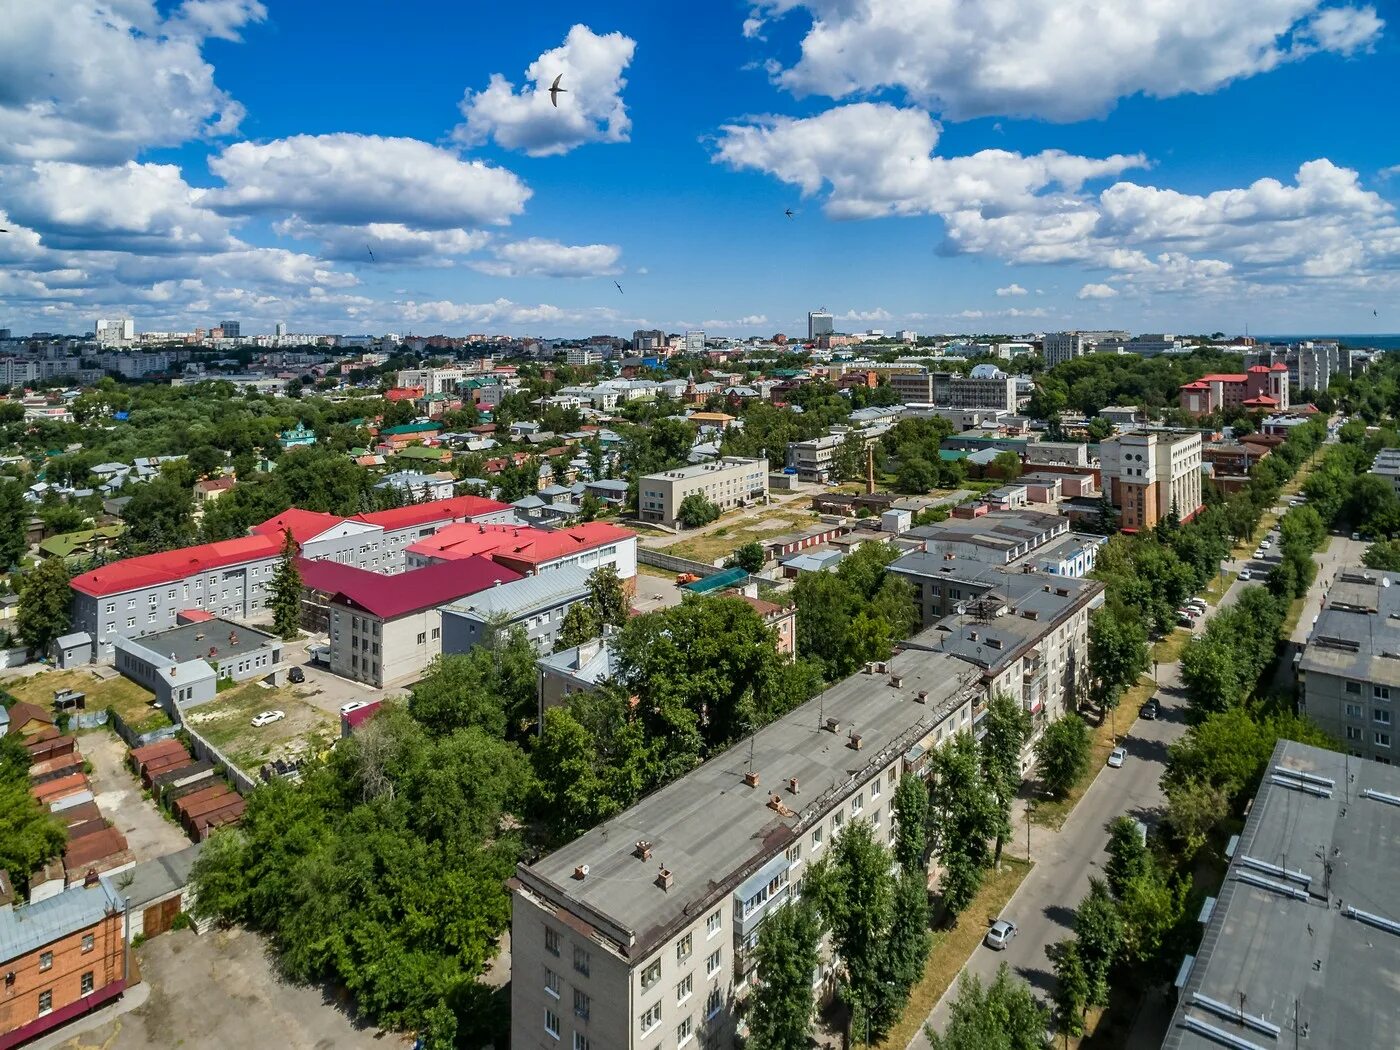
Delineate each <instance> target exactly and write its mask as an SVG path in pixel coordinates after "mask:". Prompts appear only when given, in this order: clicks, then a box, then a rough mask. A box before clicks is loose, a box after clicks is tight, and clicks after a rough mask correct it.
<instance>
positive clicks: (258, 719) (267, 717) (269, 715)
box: [253, 711, 287, 729]
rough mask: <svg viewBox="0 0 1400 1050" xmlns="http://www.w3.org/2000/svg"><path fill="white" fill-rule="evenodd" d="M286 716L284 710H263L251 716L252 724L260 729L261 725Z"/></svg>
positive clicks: (268, 724)
mask: <svg viewBox="0 0 1400 1050" xmlns="http://www.w3.org/2000/svg"><path fill="white" fill-rule="evenodd" d="M286 717H287V712H286V711H263V712H261V713H260V714H256V715H254V716H253V725H254V726H256V727H258V728H259V729H261V728H262V727H263V726H270V725H272V723H273V722H280V721H282V719H284V718H286Z"/></svg>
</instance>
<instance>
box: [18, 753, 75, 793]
mask: <svg viewBox="0 0 1400 1050" xmlns="http://www.w3.org/2000/svg"><path fill="white" fill-rule="evenodd" d="M82 768H83V756H82V755H80V754H78V753H76V752H73V753H70V754H67V755H56V756H55V757H53V758H46V759H44V761H42V762H35V763H34V764H33V765H31V766H30V767H29V782H30V783H31V784H33V785H35V786H38V785H40V784H47V783H49V781H52V780H57V779H59V778H60V777H66V776H71V775H72V774H74V773H80V772H82Z"/></svg>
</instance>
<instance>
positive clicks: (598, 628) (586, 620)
mask: <svg viewBox="0 0 1400 1050" xmlns="http://www.w3.org/2000/svg"><path fill="white" fill-rule="evenodd" d="M602 633H603V621H602V619H601V618H600V617H599V616H598V611H597V609H596V608H595V607H594V605H593V603H592V602H589V601H581V602H574V604H573V605H571V606H569V611H568V612H566V613H565V614H564V622H563V623H562V624H560V625H559V637H558V638H557V639H555V642H554V651H555V652H556V653H561V652H563V651H564V650H565V649H572V648H573V647H574V646H576V645H582V644H583V643H584V642H587V641H589V640H591V639H593V638H597V637H598V636H599V635H600V634H602Z"/></svg>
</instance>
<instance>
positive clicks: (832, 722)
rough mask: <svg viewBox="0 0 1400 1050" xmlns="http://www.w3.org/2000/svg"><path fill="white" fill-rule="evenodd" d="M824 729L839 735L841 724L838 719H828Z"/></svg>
mask: <svg viewBox="0 0 1400 1050" xmlns="http://www.w3.org/2000/svg"><path fill="white" fill-rule="evenodd" d="M826 728H827V731H828V732H831V733H839V732H841V722H840V720H839V719H835V718H828V719H827V720H826Z"/></svg>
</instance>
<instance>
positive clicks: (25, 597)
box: [15, 558, 73, 870]
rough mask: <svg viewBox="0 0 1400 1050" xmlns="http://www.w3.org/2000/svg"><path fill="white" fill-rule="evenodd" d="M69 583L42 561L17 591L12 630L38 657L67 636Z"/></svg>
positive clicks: (59, 566) (60, 569)
mask: <svg viewBox="0 0 1400 1050" xmlns="http://www.w3.org/2000/svg"><path fill="white" fill-rule="evenodd" d="M68 581H69V575H68V568H67V567H66V566H65V565H64V564H63V559H62V558H45V559H44V560H43V561H42V562H40V563H39V566H38V568H36V569H34V570H33V571H32V572H30V573H29V574H28V575H27V576H25V577H24V582H23V584H22V585H21V587H20V592H19V612H18V615H17V617H16V619H15V627H16V628H17V629H18V631H19V635H20V637H21V638H23V639H24V640H25V642H26V643H27V644H28V645H30V646H31V647H32V648H34V649H36V650H38V651H39V652H41V653H47V652H48V650H49V645H50V644H51V643H52V642H53V641H54V639H55V638H58V637H60V636H62V635H64V634H66V633H68V629H69V627H70V626H71V625H72V623H73V617H72V605H73V592H72V590H71V589H70V588H69V586H68ZM25 870H27V869H25Z"/></svg>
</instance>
